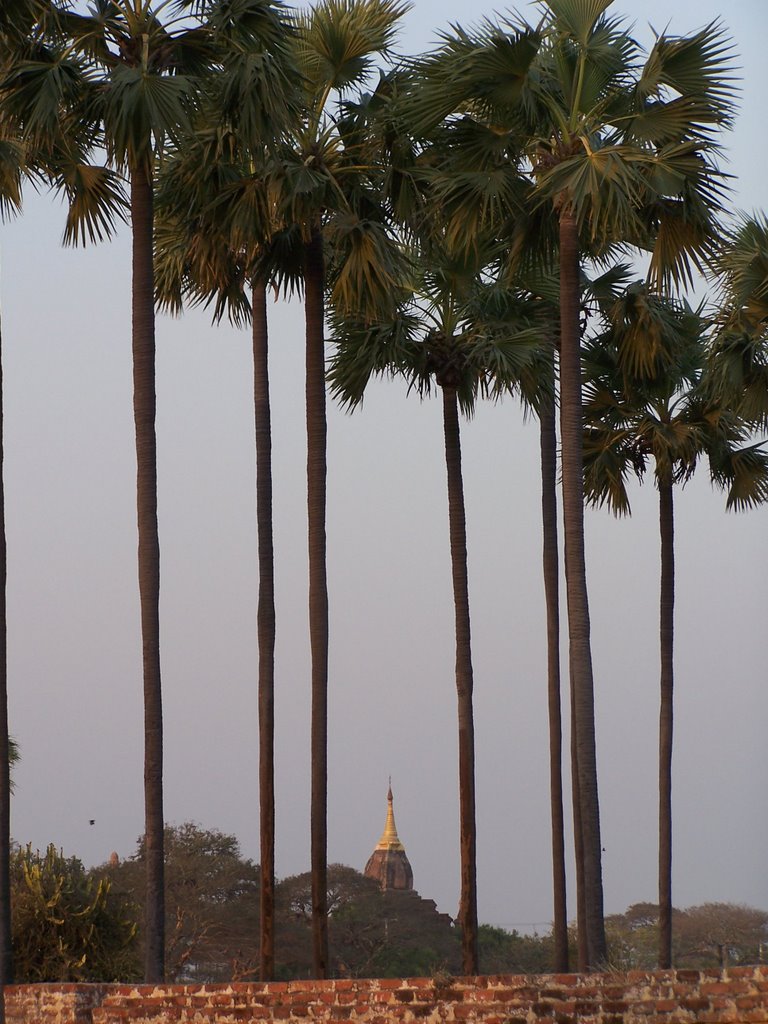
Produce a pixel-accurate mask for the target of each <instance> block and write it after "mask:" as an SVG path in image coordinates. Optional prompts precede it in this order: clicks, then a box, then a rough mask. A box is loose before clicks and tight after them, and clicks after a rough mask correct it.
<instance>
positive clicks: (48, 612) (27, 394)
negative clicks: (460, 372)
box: [0, 0, 768, 929]
mask: <svg viewBox="0 0 768 1024" xmlns="http://www.w3.org/2000/svg"><path fill="white" fill-rule="evenodd" d="M721 7H722V5H721V4H720V3H715V2H714V0H699V2H696V3H692V2H689V3H687V2H683V0H664V2H662V0H648V2H646V3H644V4H642V5H640V4H636V5H634V9H633V5H631V4H629V3H628V2H627V3H624V4H622V3H617V5H616V10H617V11H624V12H626V13H627V15H629V16H630V17H634V18H635V19H637V34H638V35H639V36H641V37H642V38H644V39H646V38H648V37H649V31H648V29H647V23H648V22H650V23H652V24H653V25H654V26H655V27H656V28H657V29H659V30H661V29H663V28H664V27H665V26H666V24H667V23H669V24H670V26H671V28H672V30H675V31H680V32H685V31H689V30H692V29H695V28H699V27H701V26H702V25H703V24H705V23H707V22H709V21H711V20H714V19H717V18H719V17H720V16H721ZM494 9H497V8H494V7H493V6H492V5H490V4H485V3H482V4H478V5H475V6H473V7H471V8H469V7H468V5H467V4H466V3H461V2H459V0H443V2H441V3H437V2H433V0H429V2H426V0H417V2H416V5H415V7H414V9H413V11H412V12H411V13H410V14H409V15H408V17H407V18H406V19H405V22H404V31H403V34H402V43H401V46H402V49H403V51H405V52H414V51H416V50H418V49H419V48H422V47H424V46H426V45H428V44H429V43H430V42H431V41H432V40H434V38H435V35H436V33H437V31H438V30H439V29H442V28H446V27H447V26H448V23H449V21H454V22H455V21H459V22H462V23H465V24H466V23H467V22H468V21H470V20H472V19H475V18H479V17H481V16H483V15H485V14H487V15H492V14H493V12H494ZM519 9H520V10H522V11H523V12H524V13H527V14H528V15H529V16H530V17H534V16H535V10H534V9H533V8H531V7H525V6H521V7H520V8H519ZM722 17H723V19H724V20H725V22H726V24H727V26H728V28H729V29H730V31H731V33H732V35H733V37H734V40H735V45H736V48H737V51H738V53H739V54H740V57H741V64H742V66H743V78H744V82H743V86H744V94H743V103H742V113H741V116H740V118H739V121H738V125H737V128H736V131H735V133H734V134H733V136H732V138H731V139H730V141H729V144H728V148H729V153H730V157H731V164H730V168H729V169H730V170H731V171H732V172H733V173H734V174H735V175H736V180H735V182H734V187H735V189H736V197H735V200H734V205H735V206H736V207H738V208H742V209H746V210H752V209H756V208H760V207H763V206H764V205H765V203H766V196H765V188H764V185H763V182H764V180H765V166H766V160H768V152H766V144H765V113H764V111H765V107H764V104H765V99H766V97H767V96H768V62H766V59H765V50H764V41H765V38H766V31H767V30H768V8H766V6H765V5H764V3H763V2H762V0H736V2H734V3H732V4H730V5H729V6H728V7H727V8H726V9H725V12H724V14H723V15H722ZM62 227H63V210H62V209H61V207H60V206H59V205H58V204H57V203H56V202H53V201H51V200H49V199H48V198H46V197H35V195H34V194H33V193H32V192H29V194H28V196H27V201H26V208H25V215H24V217H23V218H21V219H19V220H17V221H16V222H14V223H12V224H9V225H4V226H0V240H1V241H2V256H3V265H2V278H1V282H2V283H1V287H2V314H3V325H2V326H3V347H4V354H3V358H4V374H5V401H6V418H5V431H6V435H5V436H6V502H7V510H6V515H7V530H8V545H9V556H8V557H9V579H8V615H9V671H10V683H9V685H10V714H11V728H12V732H13V734H14V735H15V736H16V737H17V739H18V741H19V743H20V746H21V753H22V761H21V764H20V766H19V768H18V770H17V773H16V788H17V791H16V795H15V797H14V801H13V809H12V812H13V813H12V832H13V835H14V837H15V838H16V839H17V840H18V841H19V842H22V843H26V842H27V841H31V842H32V843H33V844H34V845H36V846H40V847H42V846H44V845H45V844H47V843H48V842H49V841H51V842H54V843H56V844H57V845H60V846H63V848H64V850H65V852H66V853H72V854H78V855H79V856H80V857H82V859H83V860H84V861H85V862H86V863H87V864H92V863H99V862H101V861H104V860H105V859H106V858H107V857H108V856H109V854H110V852H111V851H112V850H117V851H118V853H119V854H120V855H121V856H127V855H129V854H130V853H131V852H132V851H133V849H134V847H135V841H136V838H137V836H138V835H139V834H140V832H141V831H142V830H143V803H142V801H143V791H142V704H141V643H140V635H139V618H138V587H137V582H136V528H135V511H134V507H135V455H134V449H133V421H132V405H131V356H130V264H129V255H130V254H129V238H128V233H127V232H126V231H123V232H122V233H121V235H120V237H119V238H118V239H117V240H116V241H115V242H113V243H111V244H108V245H105V246H102V247H99V248H94V249H89V250H86V251H72V250H63V249H62V248H61V247H60V238H61V231H62ZM270 316H271V322H270V328H271V344H272V357H271V374H272V387H273V399H272V401H273V416H274V424H273V440H274V460H275V529H276V538H275V540H276V551H275V557H276V574H277V614H278V649H277V706H276V713H277V801H278V802H277V829H278V846H277V871H278V874H279V875H280V876H281V877H282V876H285V875H288V874H293V873H297V872H300V871H304V870H306V869H307V868H308V866H309V760H308V750H309V728H308V714H309V655H308V640H307V612H306V604H307V600H306V524H305V514H304V510H305V446H304V418H303V321H302V310H301V307H300V306H299V305H298V304H290V305H288V304H285V303H279V304H276V305H274V306H273V307H272V308H271V310H270ZM157 336H158V423H157V428H158V445H159V474H160V477H159V488H160V493H159V513H160V534H161V549H162V569H161V579H162V641H161V642H162V665H163V684H164V695H165V723H166V770H165V793H166V817H167V819H168V820H169V821H171V822H177V823H178V822H182V821H184V820H188V819H193V820H195V821H198V822H200V823H201V824H203V825H205V826H210V827H213V826H215V827H218V828H220V829H222V830H224V831H227V832H233V833H235V834H236V835H237V836H238V837H239V839H240V841H241V844H242V847H243V850H244V852H245V853H246V854H248V855H249V856H252V857H254V858H257V856H258V793H257V755H258V749H257V717H256V716H257V706H256V578H257V561H256V532H255V512H254V502H255V497H254V489H255V484H254V476H255V468H254V443H253V411H252V365H251V356H250V340H249V336H248V333H247V332H239V331H236V330H234V329H231V328H228V327H222V328H218V329H214V328H211V327H210V325H209V322H208V318H207V316H206V315H205V314H199V313H195V314H187V315H185V316H184V317H183V318H182V319H181V320H175V321H174V320H169V319H167V318H162V319H160V320H159V322H158V335H157ZM463 446H464V471H465V487H466V500H467V514H468V529H469V568H470V587H471V610H472V625H473V655H474V664H475V691H476V723H477V741H478V755H477V785H478V870H479V907H480V917H481V920H482V921H485V922H491V923H495V924H501V925H504V926H506V927H512V926H516V927H526V928H527V927H531V926H534V925H537V926H538V927H539V928H540V929H543V928H546V927H547V925H548V922H549V920H550V918H551V896H550V890H551V883H550V875H551V869H550V853H549V850H550V845H549V844H550V836H549V796H548V768H547V763H548V762H547V721H546V695H545V683H546V677H545V631H544V605H543V595H542V583H541V571H540V547H541V540H540V523H539V500H540V499H539V478H538V430H537V427H536V424H535V423H534V422H530V423H527V424H524V423H523V422H522V418H521V414H520V410H519V408H518V407H517V406H516V405H515V404H514V403H512V402H506V403H504V404H501V405H499V406H496V407H483V408H481V409H480V410H479V412H478V415H477V417H476V419H475V420H474V421H473V422H472V423H469V424H467V425H466V426H465V427H464V428H463ZM328 463H329V494H328V514H329V524H328V565H329V587H330V606H331V656H330V763H329V790H330V793H329V804H330V813H329V857H330V859H331V860H332V861H341V862H343V863H347V864H351V865H353V866H355V867H358V868H360V869H362V867H363V865H364V864H365V861H366V859H367V857H368V855H369V854H370V852H371V850H372V848H373V846H374V844H375V842H376V840H377V839H378V837H379V834H380V832H381V830H382V828H383V825H384V816H385V811H386V802H385V796H386V788H387V778H388V776H389V775H391V776H392V785H393V789H394V793H395V813H396V817H397V824H398V828H399V831H400V835H401V838H402V839H403V841H404V843H405V846H406V849H407V851H408V855H409V857H410V860H411V863H412V865H413V869H414V878H415V885H416V887H417V888H418V890H419V891H420V893H421V894H422V895H423V896H427V897H431V898H434V899H435V900H436V901H437V903H438V906H439V908H440V909H441V910H444V911H447V912H449V913H455V911H456V907H457V902H458V891H459V851H458V802H457V771H458V770H457V755H456V745H457V741H456V696H455V685H454V676H453V662H454V647H453V611H452V596H451V581H450V566H449V559H448V531H447V503H446V494H445V469H444V461H443V448H442V426H441V412H440V405H439V403H438V402H437V401H429V402H425V403H423V404H422V403H420V402H419V401H418V400H417V399H416V398H414V397H408V398H407V397H406V395H405V392H404V388H403V387H402V386H400V385H399V384H380V385H377V386H374V387H372V388H371V391H370V394H369V397H368V398H367V399H366V402H365V405H364V408H363V410H362V411H361V412H358V413H356V414H354V415H353V416H347V415H344V414H342V413H341V412H340V411H339V410H338V409H336V408H335V407H333V406H330V407H329V438H328ZM633 509H634V516H633V517H632V519H630V520H625V521H621V522H616V521H614V520H613V519H612V518H610V516H609V515H608V514H606V513H596V512H592V513H589V515H588V519H587V544H588V550H587V554H588V573H589V589H590V599H591V610H592V620H593V648H594V658H595V678H596V705H597V728H598V759H599V772H600V778H599V782H600V798H601V813H602V826H603V845H604V847H605V854H604V877H605V897H606V909H607V911H609V912H614V911H622V910H623V909H625V908H626V906H627V905H628V904H629V903H632V902H635V901H639V900H653V899H655V892H656V863H657V855H656V819H657V811H656V749H657V719H658V654H657V648H658V639H657V632H658V593H657V592H658V530H657V526H656V492H655V491H654V490H653V488H652V486H650V485H646V486H645V487H643V488H642V489H638V490H636V492H635V493H634V496H633ZM766 527H768V510H760V511H758V512H751V513H749V514H746V515H740V516H734V515H726V513H725V511H724V501H723V498H722V496H721V495H720V494H718V493H715V492H713V491H712V489H711V488H710V486H709V483H708V480H707V479H706V471H705V470H703V471H702V473H701V474H700V476H699V478H698V479H696V480H694V481H693V482H692V483H691V484H690V485H689V486H688V487H687V488H686V489H685V490H684V491H683V492H682V493H680V492H678V498H677V573H678V575H677V638H676V639H677V648H676V650H677V655H676V671H677V680H676V682H677V694H676V701H677V704H676V711H677V717H676V729H677V733H676V747H675V760H674V784H675V791H674V814H675V833H674V843H675V850H674V899H675V903H676V904H677V905H679V906H686V905H690V904H693V903H701V902H704V901H708V900H731V901H737V902H746V903H751V904H754V905H757V906H761V907H768V874H767V873H766V870H765V863H766V855H767V854H768V820H767V816H766V798H765V777H766V764H765V756H766V755H765V749H766V746H765V735H766V723H767V722H768V686H766V680H765V649H766V628H765V612H766V608H767V607H768V574H767V573H766V571H765V567H766V557H767V556H768V550H767V548H768V545H767V544H766ZM564 650H565V648H564ZM569 813H570V812H569ZM90 819H95V824H94V825H93V826H90V825H89V820H90ZM573 895H574V894H573V887H572V891H571V894H570V905H571V913H572V914H573V913H574V902H573Z"/></svg>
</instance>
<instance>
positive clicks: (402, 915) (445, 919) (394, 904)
mask: <svg viewBox="0 0 768 1024" xmlns="http://www.w3.org/2000/svg"><path fill="white" fill-rule="evenodd" d="M327 893H328V911H329V927H328V936H329V947H330V964H331V973H332V974H333V975H337V976H341V977H344V976H349V977H384V978H387V977H409V976H410V977H418V976H422V977H423V976H429V975H431V974H433V973H435V972H436V971H448V972H451V973H456V972H458V970H459V968H460V964H461V948H460V942H459V939H460V936H459V933H458V931H457V929H456V928H455V927H454V925H453V922H452V921H451V918H450V917H449V916H448V915H447V914H440V913H438V911H437V910H436V908H435V904H434V903H433V902H432V901H431V900H424V899H421V898H420V897H419V896H418V895H417V894H416V893H414V892H393V891H388V892H383V891H382V890H381V888H380V886H379V884H378V883H377V882H376V881H375V880H374V879H371V878H367V877H366V876H365V875H363V874H361V873H360V872H359V871H356V870H355V869H354V868H350V867H346V866H345V865H343V864H332V865H330V867H329V869H328V890H327ZM311 910H312V900H311V887H310V875H309V874H308V873H307V874H302V875H295V876H292V877H290V878H286V879H283V881H282V882H280V883H279V885H278V887H277V938H276V942H275V946H276V950H277V958H278V973H279V976H280V977H281V978H286V979H287V978H296V977H310V976H311V971H312V965H311V960H310V956H309V944H310V928H311Z"/></svg>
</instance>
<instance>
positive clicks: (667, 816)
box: [659, 477, 675, 970]
mask: <svg viewBox="0 0 768 1024" xmlns="http://www.w3.org/2000/svg"><path fill="white" fill-rule="evenodd" d="M659 530H660V534H661V601H660V615H659V618H660V630H659V634H660V638H661V707H660V711H659V967H660V968H662V969H663V970H664V969H667V968H669V967H671V966H672V725H673V722H672V715H673V710H672V696H673V684H674V675H673V651H674V629H675V623H674V615H675V519H674V508H673V499H672V479H671V477H670V478H669V479H666V478H661V479H659Z"/></svg>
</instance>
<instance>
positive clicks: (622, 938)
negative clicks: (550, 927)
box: [11, 823, 768, 982]
mask: <svg viewBox="0 0 768 1024" xmlns="http://www.w3.org/2000/svg"><path fill="white" fill-rule="evenodd" d="M165 850H166V858H167V859H166V865H165V867H166V884H167V892H166V899H167V906H168V921H169V927H168V929H167V933H166V948H165V958H166V963H167V965H168V967H167V970H168V979H169V981H174V982H224V981H230V980H235V981H247V980H258V977H259V971H260V951H259V920H258V891H259V868H258V866H257V865H255V864H254V863H253V862H252V861H250V860H248V859H247V858H244V857H243V856H242V855H241V853H240V849H239V845H238V842H237V840H236V839H235V837H234V836H229V835H225V834H223V833H221V832H219V831H217V830H216V829H203V828H200V827H199V826H197V825H194V824H191V823H186V824H184V825H181V826H178V827H167V828H166V830H165ZM145 856H146V854H145V845H144V840H143V838H142V839H140V840H139V842H138V844H137V848H136V851H135V853H134V854H133V855H132V856H131V857H129V858H127V859H125V860H118V859H117V858H116V857H115V858H113V859H112V860H111V861H110V862H108V863H107V864H103V865H100V866H99V867H95V868H93V869H91V870H86V869H84V867H83V865H82V863H81V862H80V861H79V860H78V858H77V857H71V856H65V855H64V854H63V853H62V852H61V851H58V850H56V849H55V848H54V847H53V846H50V847H49V848H48V849H47V850H46V851H45V852H39V851H34V850H32V849H31V848H30V847H26V848H21V847H15V848H14V850H13V854H12V858H11V864H12V888H13V897H14V902H13V907H14V913H13V929H12V934H13V952H14V957H15V961H16V965H17V977H18V981H20V982H42V981H94V982H95V981H102V982H109V981H139V980H141V978H142V963H143V955H144V953H143V949H144V942H145V936H144V930H143V927H142V924H141V918H142V915H141V907H142V903H143V899H144V885H145V875H146V872H145V864H144V860H145ZM326 898H327V901H328V921H329V969H330V975H331V976H333V977H372V978H390V977H425V976H426V977H431V976H437V975H442V974H445V975H451V974H459V973H461V969H462V950H461V941H460V935H459V932H458V929H457V927H456V925H455V923H454V922H453V921H452V920H451V918H450V917H449V916H448V915H446V914H440V913H438V911H437V910H436V909H435V905H434V903H433V902H432V901H430V900H422V899H420V898H419V896H418V895H416V894H415V893H411V892H397V891H389V892H385V891H382V889H381V888H380V886H379V884H378V883H377V882H376V881H374V880H373V879H370V878H367V877H366V876H365V875H363V874H361V873H360V872H359V871H356V870H355V869H354V868H351V867H345V866H344V865H341V864H333V865H330V867H329V870H328V890H327V893H326ZM276 905H277V913H276V935H277V938H278V940H279V941H278V949H279V950H280V955H279V957H278V960H277V963H276V968H275V976H276V977H277V978H280V979H283V980H288V979H291V978H308V977H311V976H312V959H311V951H310V944H309V943H308V941H307V938H308V933H309V931H310V929H311V918H312V889H311V878H310V874H309V873H305V874H302V875H295V876H292V877H290V878H285V879H283V880H282V881H280V882H278V883H277V886H276ZM658 918H659V908H658V906H657V905H655V904H650V903H638V904H635V905H633V906H631V907H630V908H629V909H628V910H627V911H626V912H625V913H624V914H614V915H611V916H609V917H608V918H606V934H607V940H608V954H609V963H610V965H611V966H612V967H615V968H617V969H622V970H629V969H632V968H638V969H652V968H653V967H654V966H655V957H656V936H657V932H658ZM569 941H570V942H571V945H572V946H573V947H574V948H575V943H576V931H575V928H571V930H570V935H569ZM673 942H674V953H675V960H676V962H677V963H679V964H680V965H681V966H682V965H686V966H691V967H710V966H726V965H728V964H741V963H755V962H758V961H762V959H763V949H764V947H765V945H766V944H768V912H766V911H763V910H756V909H754V908H751V907H742V906H736V905H734V904H730V903H708V904H704V905H703V906H700V907H690V908H688V909H687V910H679V911H678V910H675V911H674V913H673ZM478 948H479V955H480V969H481V971H482V972H483V973H486V974H541V973H547V972H551V971H553V970H554V967H555V948H554V936H553V934H552V933H551V932H547V933H545V934H541V935H540V934H534V935H528V934H521V933H520V932H517V931H507V930H506V929H504V928H499V927H495V926H492V925H480V926H479V928H478Z"/></svg>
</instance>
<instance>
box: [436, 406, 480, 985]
mask: <svg viewBox="0 0 768 1024" xmlns="http://www.w3.org/2000/svg"><path fill="white" fill-rule="evenodd" d="M442 391H443V430H444V434H445V465H446V470H447V474H448V526H449V534H450V543H451V573H452V576H453V604H454V609H455V618H456V692H457V695H458V704H459V716H458V717H459V830H460V844H461V897H460V903H459V924H460V926H461V943H462V970H463V972H464V974H469V975H471V974H477V973H478V953H477V856H476V846H477V828H476V824H475V721H474V713H473V710H472V690H473V677H472V646H471V638H470V628H469V585H468V580H467V528H466V516H465V512H464V483H463V480H462V474H461V442H460V437H459V406H458V400H457V397H456V389H455V388H451V387H447V386H446V387H443V389H442Z"/></svg>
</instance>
